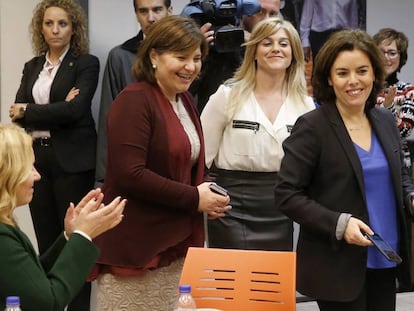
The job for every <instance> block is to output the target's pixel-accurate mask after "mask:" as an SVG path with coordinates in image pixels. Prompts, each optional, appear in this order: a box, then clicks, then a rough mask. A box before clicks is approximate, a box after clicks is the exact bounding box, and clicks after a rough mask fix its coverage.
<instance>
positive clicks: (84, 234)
mask: <svg viewBox="0 0 414 311" xmlns="http://www.w3.org/2000/svg"><path fill="white" fill-rule="evenodd" d="M34 161H35V158H34V152H33V148H32V138H31V137H30V135H28V134H27V133H25V132H24V130H23V129H21V128H20V127H18V126H17V125H14V124H7V125H5V124H0V247H1V252H2V255H1V256H0V274H1V278H0V308H1V309H2V310H3V309H4V301H5V299H6V297H7V296H10V295H17V296H19V297H20V301H21V305H22V309H23V310H25V311H39V310H54V311H58V310H63V309H64V308H65V306H66V305H67V304H68V303H69V302H70V301H71V300H72V298H73V297H75V295H76V293H77V292H78V291H79V290H80V289H81V287H82V286H83V284H84V283H85V280H86V278H87V276H88V274H89V272H90V270H91V268H92V266H93V264H94V262H95V260H96V259H97V258H98V254H99V250H98V248H97V247H96V246H95V245H94V244H93V243H92V242H91V241H92V239H94V238H95V237H97V236H98V235H100V234H101V233H103V232H105V231H107V230H109V229H111V228H113V227H115V226H116V225H117V224H118V223H119V222H121V220H122V219H123V215H122V213H123V210H124V207H125V204H126V200H122V199H121V198H120V197H116V198H115V199H114V200H113V201H112V202H111V203H109V204H108V205H106V206H104V205H103V204H102V203H101V202H102V199H103V194H102V193H101V191H100V189H95V190H91V191H90V192H89V193H88V194H87V195H86V196H85V197H83V199H82V200H81V201H80V203H79V204H78V205H77V206H76V207H75V206H74V204H73V203H70V204H68V206H69V208H68V209H67V212H66V216H65V219H64V223H65V226H64V230H65V233H64V234H63V233H62V232H61V233H60V235H59V237H58V238H57V240H56V242H55V243H54V244H53V246H51V248H50V249H49V250H48V251H47V252H45V253H44V254H43V255H42V256H40V258H39V257H38V256H37V254H36V252H35V250H34V248H33V245H32V244H31V242H30V240H29V238H28V237H27V236H26V235H25V234H24V233H23V232H22V231H21V230H20V228H19V226H18V224H17V221H16V219H15V217H14V211H15V209H16V208H18V207H20V206H23V205H26V204H28V203H30V201H31V200H32V197H33V184H34V183H36V182H39V180H40V178H41V176H40V175H39V173H38V171H37V170H36V168H35V167H34V166H33V163H34ZM65 238H66V239H65ZM74 258H76V260H73V259H74Z"/></svg>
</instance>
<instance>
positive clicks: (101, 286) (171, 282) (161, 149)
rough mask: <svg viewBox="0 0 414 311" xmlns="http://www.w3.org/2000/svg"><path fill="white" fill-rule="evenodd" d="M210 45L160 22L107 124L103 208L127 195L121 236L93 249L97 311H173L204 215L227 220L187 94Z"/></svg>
mask: <svg viewBox="0 0 414 311" xmlns="http://www.w3.org/2000/svg"><path fill="white" fill-rule="evenodd" d="M207 49H208V47H207V43H206V41H205V39H204V37H203V35H202V34H201V33H200V31H199V28H198V26H197V25H196V24H195V23H194V22H193V21H192V20H191V19H187V18H184V17H180V16H171V17H167V18H164V19H162V20H161V21H159V22H157V23H156V24H155V25H154V26H153V29H152V30H151V31H150V33H149V34H148V36H147V37H146V39H145V40H144V41H143V42H142V44H141V47H140V50H139V52H138V56H137V61H136V63H135V64H134V67H133V74H134V76H135V78H136V80H137V81H138V82H137V83H133V84H131V85H129V86H128V87H126V88H125V89H124V90H123V91H122V92H121V93H120V94H119V95H118V97H117V98H116V99H115V101H114V103H113V104H112V105H111V109H110V111H109V115H108V119H107V129H108V162H107V170H106V172H107V173H106V176H105V183H104V186H103V191H104V194H105V200H111V198H113V197H115V196H118V195H121V196H122V197H125V198H127V199H128V209H127V210H126V211H125V219H124V222H123V223H122V224H121V226H118V228H116V229H115V230H111V231H110V232H108V233H107V234H105V235H103V236H102V237H101V238H99V239H97V240H96V243H97V245H99V247H100V248H101V256H100V258H99V259H98V265H97V266H96V269H95V271H94V277H95V276H97V280H98V306H99V310H121V309H122V308H125V307H126V308H127V309H128V310H132V308H133V309H134V310H163V311H164V310H171V308H172V304H173V303H174V301H175V297H176V293H177V288H178V280H179V276H180V273H181V268H182V264H183V258H184V257H185V255H186V251H187V248H188V247H189V246H203V244H204V229H203V227H204V226H203V212H206V213H207V214H208V215H209V217H212V218H215V217H222V216H224V212H225V211H226V210H228V209H229V208H230V207H229V206H227V204H228V202H229V198H228V196H221V195H218V194H215V193H213V192H211V191H210V190H209V188H208V186H209V184H210V183H209V182H203V180H205V176H206V171H205V160H204V141H203V136H202V131H201V126H200V121H199V117H198V113H197V111H196V109H195V105H194V101H193V99H192V97H191V95H190V94H189V93H188V92H187V90H188V88H189V86H190V84H191V83H192V81H193V80H194V79H195V78H196V77H197V75H198V73H199V72H200V69H201V60H202V58H203V57H204V56H205V54H206V53H207Z"/></svg>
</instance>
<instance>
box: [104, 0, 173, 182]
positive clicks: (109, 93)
mask: <svg viewBox="0 0 414 311" xmlns="http://www.w3.org/2000/svg"><path fill="white" fill-rule="evenodd" d="M133 3H134V11H135V15H136V17H137V20H138V24H139V25H140V26H141V30H140V31H139V32H138V34H137V35H136V36H135V37H132V38H130V39H128V40H127V41H125V42H124V43H122V44H121V45H118V46H116V47H114V48H113V49H112V50H111V51H110V52H109V54H108V59H107V62H106V66H105V71H104V75H103V78H102V92H101V103H100V106H99V123H98V144H97V153H96V181H98V182H99V183H102V182H103V180H104V178H105V172H106V168H105V166H106V151H107V133H106V118H107V115H108V111H109V107H110V106H111V104H112V102H113V101H114V99H115V97H116V96H117V95H118V94H119V92H121V91H122V90H123V89H124V88H125V87H126V86H127V85H128V84H129V83H131V82H133V81H134V80H133V78H132V74H131V69H132V65H133V64H134V62H135V58H136V54H137V51H138V48H139V45H140V44H141V41H142V40H143V39H144V35H145V34H146V33H147V32H148V31H149V30H150V28H151V26H152V25H153V24H154V23H156V22H157V21H158V20H160V19H161V18H164V17H166V16H169V15H171V14H172V10H173V8H172V6H171V0H133Z"/></svg>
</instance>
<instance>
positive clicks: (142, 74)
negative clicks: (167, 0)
mask: <svg viewBox="0 0 414 311" xmlns="http://www.w3.org/2000/svg"><path fill="white" fill-rule="evenodd" d="M195 47H200V50H201V58H202V59H204V58H205V57H206V55H207V53H208V43H207V41H206V39H205V37H204V35H203V34H202V33H201V31H200V28H199V27H198V25H197V24H196V22H195V21H194V20H193V19H191V18H188V17H183V16H180V15H173V16H168V17H164V18H162V19H161V20H159V21H158V22H156V23H155V24H154V26H152V27H151V30H150V31H149V34H148V35H147V36H146V37H145V39H144V40H143V41H142V43H141V45H140V47H139V50H138V54H137V58H136V61H135V63H134V65H133V66H132V75H133V76H134V78H135V79H136V80H137V81H146V82H149V83H151V84H154V85H155V84H157V80H156V78H155V73H154V68H153V67H152V63H151V59H150V53H151V51H152V50H155V51H156V52H157V53H158V54H163V53H165V52H177V51H186V50H189V49H193V48H195Z"/></svg>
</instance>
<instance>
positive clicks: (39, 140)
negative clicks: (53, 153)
mask: <svg viewBox="0 0 414 311" xmlns="http://www.w3.org/2000/svg"><path fill="white" fill-rule="evenodd" d="M33 145H36V146H41V147H49V146H51V145H52V138H50V137H36V138H35V139H33Z"/></svg>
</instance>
